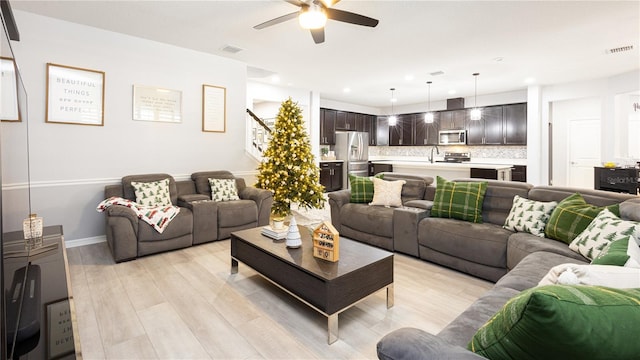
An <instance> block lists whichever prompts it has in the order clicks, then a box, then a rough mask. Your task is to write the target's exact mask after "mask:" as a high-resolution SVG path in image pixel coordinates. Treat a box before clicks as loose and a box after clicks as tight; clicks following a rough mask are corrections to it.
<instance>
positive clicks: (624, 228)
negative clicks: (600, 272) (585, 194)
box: [569, 208, 640, 260]
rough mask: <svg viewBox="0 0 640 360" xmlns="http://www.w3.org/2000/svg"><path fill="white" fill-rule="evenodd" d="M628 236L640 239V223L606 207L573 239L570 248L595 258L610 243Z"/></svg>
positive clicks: (589, 257)
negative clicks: (617, 214) (626, 218)
mask: <svg viewBox="0 0 640 360" xmlns="http://www.w3.org/2000/svg"><path fill="white" fill-rule="evenodd" d="M628 236H632V237H633V238H634V240H635V241H636V242H637V241H638V239H640V223H637V222H635V221H627V220H622V219H620V218H619V217H617V216H616V215H615V214H614V213H612V212H611V211H609V209H606V208H605V209H604V210H602V211H600V213H599V214H598V216H596V217H595V219H593V221H591V223H590V224H589V226H587V228H586V229H584V231H583V232H581V233H580V234H579V235H578V236H576V238H575V239H573V241H572V242H571V243H570V244H569V248H570V249H571V250H573V251H575V252H577V253H579V254H581V255H582V256H584V257H586V258H587V259H589V260H593V259H595V258H597V257H598V255H599V254H600V252H601V251H602V250H603V249H604V248H605V247H607V245H609V243H611V242H613V241H616V240H620V239H624V238H626V237H628Z"/></svg>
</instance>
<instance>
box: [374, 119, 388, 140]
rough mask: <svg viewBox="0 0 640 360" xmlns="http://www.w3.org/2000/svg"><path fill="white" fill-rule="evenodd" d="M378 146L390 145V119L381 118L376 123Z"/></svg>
mask: <svg viewBox="0 0 640 360" xmlns="http://www.w3.org/2000/svg"><path fill="white" fill-rule="evenodd" d="M376 145H378V146H387V145H389V118H388V117H386V116H379V117H378V118H377V121H376Z"/></svg>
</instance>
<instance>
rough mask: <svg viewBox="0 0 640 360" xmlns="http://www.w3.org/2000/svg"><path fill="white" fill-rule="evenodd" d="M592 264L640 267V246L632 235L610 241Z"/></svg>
mask: <svg viewBox="0 0 640 360" xmlns="http://www.w3.org/2000/svg"><path fill="white" fill-rule="evenodd" d="M591 264H594V265H617V266H625V267H632V268H640V247H639V246H638V243H636V241H635V239H634V238H633V237H632V236H627V237H626V238H623V239H620V240H615V241H612V242H610V243H609V245H607V246H606V247H605V248H604V249H602V251H601V252H600V254H598V256H596V257H595V258H594V259H593V261H591Z"/></svg>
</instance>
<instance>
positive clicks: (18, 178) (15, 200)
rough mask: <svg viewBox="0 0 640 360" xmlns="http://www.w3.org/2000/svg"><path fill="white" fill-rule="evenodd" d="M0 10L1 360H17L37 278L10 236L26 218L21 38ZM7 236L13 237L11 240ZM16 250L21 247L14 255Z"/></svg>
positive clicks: (25, 344)
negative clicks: (17, 50) (18, 46)
mask: <svg viewBox="0 0 640 360" xmlns="http://www.w3.org/2000/svg"><path fill="white" fill-rule="evenodd" d="M0 11H1V19H2V31H3V34H2V39H0V41H1V44H0V69H1V72H2V73H1V75H2V77H1V80H0V81H1V82H0V87H1V88H0V101H1V103H0V120H2V121H1V122H0V187H1V188H2V191H1V192H0V229H1V231H0V236H1V237H0V242H1V245H2V246H0V268H1V270H2V276H0V283H1V284H0V285H1V286H2V289H3V290H2V296H0V303H1V305H2V311H1V313H0V315H1V316H2V319H1V321H2V323H1V325H2V326H1V328H2V329H1V333H0V347H1V352H0V359H16V358H19V357H20V356H21V355H22V354H24V353H25V351H28V349H29V347H30V346H32V345H30V344H29V341H31V342H33V340H34V338H33V337H31V333H33V332H34V331H35V330H34V324H31V325H29V324H26V323H25V321H27V320H28V318H29V317H33V314H30V310H29V309H28V308H29V306H25V300H26V298H28V297H29V293H34V292H35V291H37V290H38V289H35V287H36V286H37V285H39V284H36V283H37V280H36V278H37V277H38V275H39V273H38V269H37V268H36V267H34V266H30V264H29V257H28V251H27V250H26V249H25V247H24V246H25V245H24V244H25V242H24V241H23V239H22V238H21V239H20V240H18V241H16V239H15V234H19V232H20V231H22V219H25V218H26V217H28V216H29V214H30V213H31V201H30V186H29V184H30V181H29V145H28V115H27V92H26V90H25V87H24V83H23V81H22V76H21V73H20V67H19V59H17V58H16V56H15V54H14V51H13V48H12V42H15V41H19V39H20V35H19V32H18V27H17V26H16V22H15V19H14V17H13V13H12V11H11V5H10V4H9V2H8V1H6V0H0ZM8 233H13V239H12V238H11V237H9V236H7V234H8ZM16 246H18V247H20V246H22V248H21V249H20V248H18V249H17V250H18V251H16ZM20 250H22V251H20ZM26 284H32V285H33V286H32V287H33V288H32V287H30V286H25V285H26ZM25 295H26V297H25ZM27 322H28V321H27Z"/></svg>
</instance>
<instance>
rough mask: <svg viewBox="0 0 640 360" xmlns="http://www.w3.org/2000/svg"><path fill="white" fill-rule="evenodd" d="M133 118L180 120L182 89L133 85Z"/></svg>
mask: <svg viewBox="0 0 640 360" xmlns="http://www.w3.org/2000/svg"><path fill="white" fill-rule="evenodd" d="M133 120H141V121H160V122H172V123H179V122H182V91H179V90H170V89H161V88H156V87H152V86H141V85H133Z"/></svg>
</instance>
